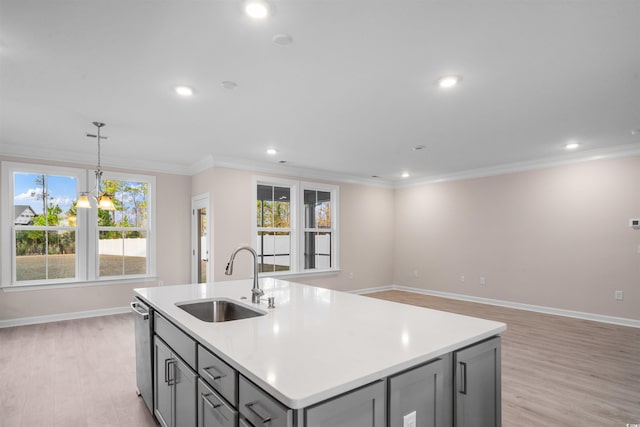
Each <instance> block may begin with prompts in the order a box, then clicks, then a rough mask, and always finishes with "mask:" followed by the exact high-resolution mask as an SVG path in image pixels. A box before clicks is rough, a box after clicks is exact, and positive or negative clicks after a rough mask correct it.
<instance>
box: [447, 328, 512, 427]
mask: <svg viewBox="0 0 640 427" xmlns="http://www.w3.org/2000/svg"><path fill="white" fill-rule="evenodd" d="M454 361H455V362H454V363H455V387H456V392H455V394H454V406H455V415H454V422H455V426H456V427H462V426H464V427H474V426H477V427H493V426H495V427H499V426H500V425H501V424H502V402H501V399H502V397H501V368H500V364H501V360H500V337H494V338H491V339H489V340H487V341H483V342H481V343H479V344H475V345H473V346H471V347H467V348H465V349H463V350H460V351H457V352H455V354H454Z"/></svg>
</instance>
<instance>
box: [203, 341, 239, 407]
mask: <svg viewBox="0 0 640 427" xmlns="http://www.w3.org/2000/svg"><path fill="white" fill-rule="evenodd" d="M198 374H199V375H200V377H201V378H202V379H203V380H204V381H205V382H206V383H207V384H208V385H209V386H210V387H211V388H212V389H214V390H215V391H216V392H217V393H218V394H219V395H220V396H222V397H224V398H225V399H226V400H227V401H228V402H229V403H230V404H231V406H236V405H238V393H237V391H238V372H236V370H235V369H233V368H232V367H231V366H229V365H228V364H227V363H225V362H224V361H223V360H222V359H220V358H219V357H217V356H216V355H214V354H213V353H211V352H210V351H209V350H207V349H205V348H204V347H202V346H200V345H199V346H198Z"/></svg>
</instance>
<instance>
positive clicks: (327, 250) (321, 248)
mask: <svg viewBox="0 0 640 427" xmlns="http://www.w3.org/2000/svg"><path fill="white" fill-rule="evenodd" d="M331 264H332V262H331V233H317V232H306V233H304V268H305V269H306V270H309V269H319V270H322V269H327V268H331Z"/></svg>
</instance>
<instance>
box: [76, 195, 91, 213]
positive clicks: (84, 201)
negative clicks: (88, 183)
mask: <svg viewBox="0 0 640 427" xmlns="http://www.w3.org/2000/svg"><path fill="white" fill-rule="evenodd" d="M90 207H91V202H90V201H89V193H81V194H80V197H79V198H78V201H77V202H76V208H83V209H87V208H90Z"/></svg>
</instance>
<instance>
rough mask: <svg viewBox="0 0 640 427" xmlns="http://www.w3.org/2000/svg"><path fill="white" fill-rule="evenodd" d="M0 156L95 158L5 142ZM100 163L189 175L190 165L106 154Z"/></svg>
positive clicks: (91, 160) (90, 160)
mask: <svg viewBox="0 0 640 427" xmlns="http://www.w3.org/2000/svg"><path fill="white" fill-rule="evenodd" d="M0 156H7V157H15V158H20V159H31V160H42V161H47V162H52V161H54V162H63V163H78V164H88V165H91V164H95V163H96V159H97V158H96V156H95V155H94V154H88V153H78V152H76V151H63V150H59V149H46V148H42V147H36V146H33V145H25V144H20V145H15V144H6V143H3V144H2V146H1V147H0ZM101 164H102V167H103V168H117V169H132V170H136V171H141V172H155V173H168V174H175V175H191V170H190V167H185V166H183V165H179V164H176V163H167V162H158V161H153V160H148V159H140V158H135V159H133V158H124V157H117V156H108V155H107V156H105V155H104V154H102V155H101Z"/></svg>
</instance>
